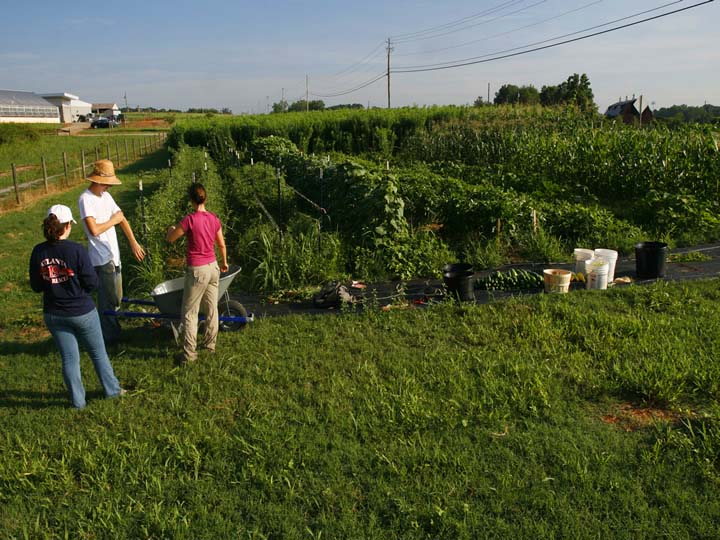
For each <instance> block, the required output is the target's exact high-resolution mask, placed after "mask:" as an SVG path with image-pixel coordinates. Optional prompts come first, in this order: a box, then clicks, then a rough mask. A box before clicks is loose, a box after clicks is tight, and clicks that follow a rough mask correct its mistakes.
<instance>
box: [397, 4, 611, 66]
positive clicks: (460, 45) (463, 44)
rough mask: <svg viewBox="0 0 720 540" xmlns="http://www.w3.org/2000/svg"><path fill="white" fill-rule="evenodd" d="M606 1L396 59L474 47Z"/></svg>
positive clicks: (406, 54) (407, 54)
mask: <svg viewBox="0 0 720 540" xmlns="http://www.w3.org/2000/svg"><path fill="white" fill-rule="evenodd" d="M604 1H605V0H595V1H594V2H590V3H589V4H585V5H584V6H580V7H578V8H575V9H571V10H568V11H564V12H562V13H560V14H558V15H554V16H552V17H548V18H547V19H543V20H541V21H537V22H534V23H530V24H526V25H524V26H520V27H518V28H513V29H512V30H507V31H506V32H500V33H499V34H493V35H492V36H488V37H485V38H482V39H473V40H471V41H465V42H463V43H458V44H457V45H451V46H449V47H443V48H442V49H433V50H431V51H416V52H410V53H400V54H396V55H395V57H396V58H397V57H398V56H419V55H425V54H433V53H437V52H443V51H449V50H450V49H459V48H460V47H466V46H468V45H473V44H475V43H480V42H481V41H489V40H491V39H495V38H498V37H502V36H506V35H508V34H513V33H515V32H518V31H520V30H526V29H528V28H532V27H534V26H539V25H541V24H544V23H546V22H550V21H554V20H557V19H560V18H562V17H565V16H566V15H570V14H571V13H575V12H577V11H582V10H583V9H587V8H589V7H591V6H594V5H596V4H601V3H603V2H604Z"/></svg>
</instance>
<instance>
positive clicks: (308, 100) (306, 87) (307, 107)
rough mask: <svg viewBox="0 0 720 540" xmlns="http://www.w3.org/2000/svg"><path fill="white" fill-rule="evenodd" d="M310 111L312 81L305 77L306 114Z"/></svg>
mask: <svg viewBox="0 0 720 540" xmlns="http://www.w3.org/2000/svg"><path fill="white" fill-rule="evenodd" d="M309 111H310V79H309V78H308V76H307V75H305V112H309Z"/></svg>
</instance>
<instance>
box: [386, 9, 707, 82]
mask: <svg viewBox="0 0 720 540" xmlns="http://www.w3.org/2000/svg"><path fill="white" fill-rule="evenodd" d="M684 1H685V0H675V1H674V2H669V3H667V4H664V5H662V6H659V7H656V8H653V9H649V10H646V11H641V12H638V13H635V14H634V15H629V16H627V17H621V18H619V19H615V20H614V21H610V22H606V23H603V24H600V25H595V26H591V27H588V28H585V29H583V30H578V31H576V32H571V33H569V34H564V35H562V36H557V37H554V38H550V39H545V40H542V41H537V42H535V43H530V44H527V45H523V46H520V47H513V48H511V49H505V50H503V51H496V52H494V53H489V54H485V55H481V56H474V57H470V58H462V59H458V60H450V61H447V62H438V63H436V64H425V65H417V66H398V67H397V68H396V69H394V70H393V72H394V73H415V72H420V71H436V70H440V69H448V68H452V67H461V66H468V65H472V64H480V63H484V62H491V61H493V60H501V59H504V58H510V57H513V56H519V55H521V54H526V53H530V52H535V51H540V50H543V49H549V48H552V47H557V46H558V45H565V44H567V43H573V42H575V41H581V40H583V39H587V38H590V37H595V36H599V35H602V34H607V33H609V32H614V31H616V30H621V29H623V28H628V27H630V26H635V25H638V24H641V23H644V22H648V21H652V20H655V19H659V18H662V17H666V16H668V15H673V14H675V13H679V12H681V11H686V10H688V9H692V8H695V7H698V6H701V5H703V4H708V3H710V2H714V1H715V0H705V1H704V2H700V3H698V4H694V5H692V6H687V7H684V8H680V9H677V10H674V11H669V12H667V13H661V14H660V15H655V16H654V17H648V18H646V19H641V20H639V21H635V22H632V23H628V24H624V25H621V26H617V27H615V28H609V29H607V30H602V31H600V32H594V33H592V34H588V35H586V36H580V37H578V38H573V39H569V40H565V41H560V42H558V43H554V44H550V45H545V46H542V47H535V46H536V45H540V44H542V43H547V42H549V41H555V40H558V39H563V38H566V37H569V36H573V35H577V34H582V33H583V32H588V31H590V30H594V29H596V28H602V27H603V26H608V25H610V24H615V23H617V22H620V21H624V20H627V19H633V18H635V17H639V16H640V15H644V14H646V13H650V12H652V11H657V10H658V9H663V8H666V7H668V6H671V5H674V4H679V3H682V2H684ZM528 47H535V48H532V49H528V50H525V51H520V52H516V53H512V54H505V53H511V52H512V51H517V50H518V49H527V48H528ZM488 57H491V58H488Z"/></svg>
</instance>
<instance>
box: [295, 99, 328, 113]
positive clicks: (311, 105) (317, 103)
mask: <svg viewBox="0 0 720 540" xmlns="http://www.w3.org/2000/svg"><path fill="white" fill-rule="evenodd" d="M306 103H307V105H306ZM324 109H325V102H324V101H323V100H321V99H314V100H310V101H309V102H306V101H305V100H304V99H303V100H300V101H296V102H295V103H293V104H292V105H290V106H289V107H288V109H287V110H288V111H290V112H302V111H305V110H311V111H322V110H324Z"/></svg>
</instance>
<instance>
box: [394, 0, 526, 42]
mask: <svg viewBox="0 0 720 540" xmlns="http://www.w3.org/2000/svg"><path fill="white" fill-rule="evenodd" d="M523 1H525V0H510V1H508V2H505V3H504V4H500V5H499V6H495V7H494V8H490V9H486V10H484V11H481V12H479V13H475V14H472V15H468V16H467V17H463V18H462V19H457V20H455V21H451V22H449V23H445V24H440V25H438V26H433V27H430V28H426V29H425V30H418V31H417V32H408V33H406V34H398V35H396V36H390V40H391V41H393V42H394V43H400V42H402V41H405V40H411V39H414V38H415V37H416V36H419V35H422V34H427V33H432V32H439V31H443V30H447V29H448V28H452V27H454V26H459V25H461V24H464V23H465V22H466V21H471V20H473V19H477V18H479V17H484V16H485V15H490V14H492V13H493V12H495V11H497V10H499V9H503V8H505V7H509V6H512V5H513V4H518V3H522V2H523Z"/></svg>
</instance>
